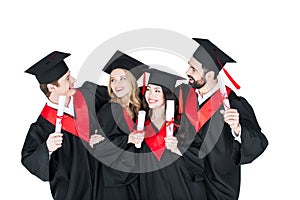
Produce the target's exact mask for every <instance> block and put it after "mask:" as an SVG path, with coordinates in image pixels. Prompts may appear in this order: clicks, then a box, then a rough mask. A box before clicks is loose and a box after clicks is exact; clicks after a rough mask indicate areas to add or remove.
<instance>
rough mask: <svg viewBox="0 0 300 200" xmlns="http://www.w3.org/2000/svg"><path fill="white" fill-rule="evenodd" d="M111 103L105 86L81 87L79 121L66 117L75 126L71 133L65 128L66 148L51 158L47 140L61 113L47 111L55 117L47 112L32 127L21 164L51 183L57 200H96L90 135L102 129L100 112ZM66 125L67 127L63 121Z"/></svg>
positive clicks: (62, 148)
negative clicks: (98, 113) (93, 189)
mask: <svg viewBox="0 0 300 200" xmlns="http://www.w3.org/2000/svg"><path fill="white" fill-rule="evenodd" d="M78 99H79V100H78ZM108 100H109V96H108V93H107V89H106V87H104V86H99V85H97V84H94V83H92V82H85V83H84V84H83V86H82V87H80V88H78V91H77V92H76V94H75V95H74V106H75V108H74V109H75V113H76V114H75V115H77V116H76V120H75V121H72V120H73V119H72V117H71V116H69V115H67V114H64V117H68V119H69V120H70V121H71V123H72V124H71V125H70V124H69V126H68V127H69V128H67V130H65V129H64V127H63V128H62V133H63V134H64V136H63V144H62V147H61V148H59V149H57V150H56V151H54V152H53V153H52V154H51V156H49V152H48V149H47V146H46V140H47V139H48V136H49V134H50V133H53V132H54V130H55V125H54V124H55V119H56V115H55V114H56V112H57V111H56V110H54V109H53V108H47V109H49V110H48V111H49V113H52V117H49V116H51V115H50V114H49V113H47V112H43V116H42V115H40V116H39V117H38V119H37V121H36V122H35V123H33V124H32V125H31V127H30V129H29V131H28V134H27V137H26V140H25V142H24V146H23V149H22V160H21V161H22V164H23V165H24V166H25V167H26V168H27V169H28V170H29V171H30V172H31V173H32V174H34V175H35V176H37V177H38V178H40V179H41V180H43V181H49V182H50V189H51V193H52V196H53V198H54V199H88V200H89V199H92V188H93V186H92V183H93V182H94V180H93V178H94V176H95V175H94V172H95V163H96V160H95V158H94V157H93V156H92V155H91V154H90V153H89V152H88V150H90V148H89V145H88V140H89V136H90V135H89V133H90V132H91V131H94V130H95V129H97V128H98V126H99V125H98V124H99V123H98V120H97V117H96V110H97V109H100V108H101V106H102V105H103V104H105V103H106V102H108ZM75 102H76V103H75ZM43 111H45V110H43ZM53 112H54V113H53ZM46 116H48V118H47V117H46ZM63 120H64V119H63ZM64 125H66V124H65V123H64V121H63V126H64ZM81 138H82V139H81Z"/></svg>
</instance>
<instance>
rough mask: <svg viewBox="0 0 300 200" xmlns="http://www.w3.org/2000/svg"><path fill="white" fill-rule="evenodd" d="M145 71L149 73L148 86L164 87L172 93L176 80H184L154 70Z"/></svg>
mask: <svg viewBox="0 0 300 200" xmlns="http://www.w3.org/2000/svg"><path fill="white" fill-rule="evenodd" d="M145 71H146V72H148V73H150V77H149V79H148V84H155V85H160V86H164V87H166V88H168V89H170V90H171V91H172V92H174V90H175V86H176V81H177V80H185V78H183V77H181V76H177V75H174V74H170V73H167V72H164V71H160V70H157V69H154V68H150V69H146V70H145Z"/></svg>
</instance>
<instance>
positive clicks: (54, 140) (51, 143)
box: [46, 96, 66, 152]
mask: <svg viewBox="0 0 300 200" xmlns="http://www.w3.org/2000/svg"><path fill="white" fill-rule="evenodd" d="M65 101H66V96H59V99H58V109H57V115H56V123H55V132H54V133H51V134H50V135H49V137H48V139H47V141H46V145H47V148H48V151H49V152H53V151H55V150H56V149H58V148H60V147H61V146H62V140H63V138H62V136H63V134H62V133H61V126H62V118H63V115H64V108H65Z"/></svg>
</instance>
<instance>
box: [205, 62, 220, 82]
mask: <svg viewBox="0 0 300 200" xmlns="http://www.w3.org/2000/svg"><path fill="white" fill-rule="evenodd" d="M202 69H203V71H204V74H207V73H208V72H210V71H213V72H214V73H215V75H214V79H216V78H217V77H218V75H219V72H220V71H219V69H218V68H217V67H206V66H204V65H202Z"/></svg>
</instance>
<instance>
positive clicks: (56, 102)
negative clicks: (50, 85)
mask: <svg viewBox="0 0 300 200" xmlns="http://www.w3.org/2000/svg"><path fill="white" fill-rule="evenodd" d="M58 98H59V97H58V96H56V97H55V96H51V95H50V97H49V98H48V99H49V101H51V102H52V103H54V104H58ZM70 101H71V97H67V98H66V101H65V107H68V106H69V103H70Z"/></svg>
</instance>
